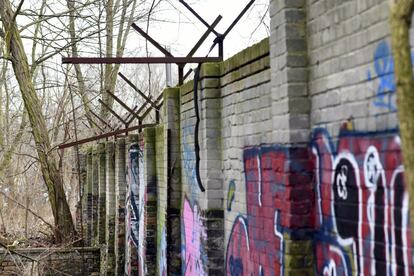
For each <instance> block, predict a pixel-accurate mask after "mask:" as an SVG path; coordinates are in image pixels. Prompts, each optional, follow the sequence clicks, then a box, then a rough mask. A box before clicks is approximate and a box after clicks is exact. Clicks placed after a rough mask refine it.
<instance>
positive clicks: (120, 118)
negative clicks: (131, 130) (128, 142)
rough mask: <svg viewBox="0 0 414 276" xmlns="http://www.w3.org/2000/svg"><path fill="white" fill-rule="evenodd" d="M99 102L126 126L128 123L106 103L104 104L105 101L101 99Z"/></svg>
mask: <svg viewBox="0 0 414 276" xmlns="http://www.w3.org/2000/svg"><path fill="white" fill-rule="evenodd" d="M98 101H99V102H100V103H101V104H102V105H103V106H104V107H105V108H106V109H108V111H109V112H111V113H112V115H114V116H115V117H116V118H117V119H118V120H120V121H121V122H122V123H123V124H126V121H124V119H122V117H121V116H119V115H118V113H116V112H115V111H114V110H113V109H112V108H110V107H109V106H108V105H107V104H106V103H104V101H102V100H101V99H98Z"/></svg>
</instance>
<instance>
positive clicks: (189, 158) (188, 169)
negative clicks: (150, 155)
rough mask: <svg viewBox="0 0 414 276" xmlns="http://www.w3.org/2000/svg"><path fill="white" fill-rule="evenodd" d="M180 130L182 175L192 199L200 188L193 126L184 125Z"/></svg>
mask: <svg viewBox="0 0 414 276" xmlns="http://www.w3.org/2000/svg"><path fill="white" fill-rule="evenodd" d="M182 131H183V132H182V140H183V152H182V160H183V165H184V175H185V180H186V181H187V184H188V187H189V188H190V191H189V196H190V199H191V200H193V199H195V198H196V197H197V195H198V193H199V192H200V188H199V185H198V182H197V171H196V155H195V151H194V126H192V125H188V126H185V127H184V128H183V130H182Z"/></svg>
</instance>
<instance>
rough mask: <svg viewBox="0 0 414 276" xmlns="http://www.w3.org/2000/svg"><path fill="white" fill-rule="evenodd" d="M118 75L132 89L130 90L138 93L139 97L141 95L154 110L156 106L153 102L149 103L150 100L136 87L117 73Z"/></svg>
mask: <svg viewBox="0 0 414 276" xmlns="http://www.w3.org/2000/svg"><path fill="white" fill-rule="evenodd" d="M118 75H119V76H120V77H121V78H122V79H123V80H124V81H125V82H126V83H128V84H129V86H131V87H132V89H134V90H135V91H137V92H138V94H139V95H141V97H143V98H144V99H145V101H147V102H149V103H150V104H151V105H152V106H153V107H154V108H156V107H157V106H156V105H155V103H154V102H153V101H151V99H150V98H148V97H147V95H145V94H144V93H143V92H142V91H141V90H139V89H138V87H136V86H135V85H134V84H133V83H132V82H131V81H130V80H129V79H128V78H127V77H125V76H124V75H123V74H122V73H121V72H119V73H118Z"/></svg>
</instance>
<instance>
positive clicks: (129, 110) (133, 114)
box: [106, 91, 140, 120]
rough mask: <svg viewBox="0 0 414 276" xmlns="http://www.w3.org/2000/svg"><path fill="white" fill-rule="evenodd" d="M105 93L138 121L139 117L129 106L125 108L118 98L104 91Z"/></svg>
mask: <svg viewBox="0 0 414 276" xmlns="http://www.w3.org/2000/svg"><path fill="white" fill-rule="evenodd" d="M106 93H108V95H109V96H111V97H112V98H113V99H114V100H115V101H117V102H118V103H119V104H120V105H121V106H122V107H123V108H125V109H126V110H128V112H129V113H131V114H132V116H134V117H136V118H137V119H138V120H139V119H140V117H139V116H138V115H137V114H136V113H135V112H134V111H133V110H132V109H131V108H130V107H129V106H127V105H126V104H125V103H124V102H123V101H121V99H120V98H118V97H117V96H115V95H114V94H112V93H111V92H109V91H106Z"/></svg>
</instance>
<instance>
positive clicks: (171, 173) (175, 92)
mask: <svg viewBox="0 0 414 276" xmlns="http://www.w3.org/2000/svg"><path fill="white" fill-rule="evenodd" d="M163 108H164V110H163V113H164V126H165V127H164V138H165V139H164V148H165V151H164V155H165V158H164V160H165V162H166V165H165V172H164V174H165V176H164V178H165V179H166V189H167V206H166V208H167V210H166V211H167V213H166V224H165V228H164V229H161V232H162V231H165V235H166V239H165V241H166V244H167V245H168V246H167V248H166V251H167V252H166V256H163V257H165V258H166V259H165V263H166V264H167V266H166V270H165V271H166V273H167V274H168V275H171V274H173V275H179V274H181V221H180V213H181V191H182V189H181V151H180V150H181V149H180V89H179V88H168V89H166V90H165V91H164V105H163ZM161 264H162V263H161Z"/></svg>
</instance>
